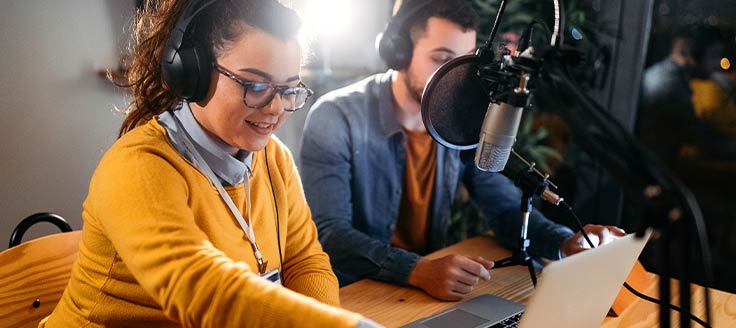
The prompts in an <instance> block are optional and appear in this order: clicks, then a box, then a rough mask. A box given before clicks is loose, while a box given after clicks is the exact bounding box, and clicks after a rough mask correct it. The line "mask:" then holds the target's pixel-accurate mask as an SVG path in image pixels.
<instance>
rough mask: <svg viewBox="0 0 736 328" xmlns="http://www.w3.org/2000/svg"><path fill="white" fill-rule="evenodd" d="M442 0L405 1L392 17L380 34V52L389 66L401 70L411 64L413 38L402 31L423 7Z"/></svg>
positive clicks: (378, 44)
mask: <svg viewBox="0 0 736 328" xmlns="http://www.w3.org/2000/svg"><path fill="white" fill-rule="evenodd" d="M439 1H440V0H425V1H419V0H417V1H405V2H404V3H402V4H401V7H399V10H398V11H396V14H395V15H394V16H393V17H391V20H389V22H388V24H386V28H385V29H384V31H383V33H381V34H379V40H378V42H377V43H376V44H377V46H378V54H379V55H380V56H381V58H382V59H383V60H384V62H386V65H388V67H389V68H391V69H395V70H400V69H403V68H406V67H407V66H409V62H410V61H411V53H412V51H413V50H414V45H413V44H412V40H411V39H409V38H407V35H406V34H405V33H402V32H403V30H404V28H405V25H406V23H407V21H408V20H409V19H411V18H412V17H414V16H416V14H418V13H419V12H420V11H421V10H422V9H424V8H426V7H428V6H429V5H431V4H434V3H435V2H439Z"/></svg>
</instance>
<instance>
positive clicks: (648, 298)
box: [560, 200, 711, 328]
mask: <svg viewBox="0 0 736 328" xmlns="http://www.w3.org/2000/svg"><path fill="white" fill-rule="evenodd" d="M560 205H562V206H563V207H564V208H565V209H566V210H567V211H568V212H569V213H570V215H572V217H573V218H574V219H575V220H573V221H575V225H576V226H577V229H578V230H579V231H580V233H581V234H582V235H583V238H585V241H586V242H588V245H590V247H591V248H595V246H594V245H593V242H592V241H590V238H588V234H587V233H585V230H584V229H583V222H582V221H580V218H579V217H578V216H577V214H575V210H573V209H572V206H570V204H568V203H567V202H565V201H564V200H563V201H561V202H560ZM624 287H625V288H626V289H627V290H628V291H630V292H631V293H632V294H634V295H636V296H637V297H639V298H641V299H643V300H645V301H649V302H652V303H654V304H657V305H661V304H663V303H664V301H662V300H658V299H656V298H654V297H651V296H648V295H645V294H644V293H641V292H639V291H637V290H636V289H634V287H631V285H629V284H628V283H626V282H624ZM704 289H705V297H706V299H707V298H708V287H704ZM708 303H709V302H707V301H706V304H708ZM664 304H665V306H667V307H668V308H670V309H671V310H675V311H677V312H680V313H682V309H681V308H680V307H679V306H677V305H674V304H672V303H664ZM706 306H709V305H706ZM688 316H689V317H690V319H691V320H693V321H695V322H697V323H698V324H700V325H701V326H703V327H706V328H711V326H710V325H709V324H707V323H706V322H705V321H703V320H702V319H700V318H698V317H696V316H695V315H694V314H692V313H688Z"/></svg>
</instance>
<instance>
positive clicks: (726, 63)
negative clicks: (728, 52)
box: [721, 57, 731, 71]
mask: <svg viewBox="0 0 736 328" xmlns="http://www.w3.org/2000/svg"><path fill="white" fill-rule="evenodd" d="M730 68H731V61H730V60H728V58H726V57H723V58H721V69H723V70H724V71H727V70H729V69H730Z"/></svg>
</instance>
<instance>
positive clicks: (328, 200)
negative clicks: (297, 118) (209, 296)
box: [301, 71, 572, 285]
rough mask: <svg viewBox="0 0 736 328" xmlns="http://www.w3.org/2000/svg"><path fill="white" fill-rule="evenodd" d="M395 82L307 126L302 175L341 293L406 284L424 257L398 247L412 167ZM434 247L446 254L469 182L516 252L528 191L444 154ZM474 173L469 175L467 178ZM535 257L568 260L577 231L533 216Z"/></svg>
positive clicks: (366, 90) (373, 80)
mask: <svg viewBox="0 0 736 328" xmlns="http://www.w3.org/2000/svg"><path fill="white" fill-rule="evenodd" d="M391 74H392V72H391V71H389V72H387V73H384V74H378V75H374V76H372V77H369V78H366V79H365V80H363V81H360V82H358V83H355V84H353V85H350V86H348V87H345V88H342V89H339V90H336V91H333V92H331V93H328V94H327V95H325V96H323V97H321V98H320V99H319V100H317V102H316V103H315V104H314V106H312V109H311V110H310V113H309V115H308V117H307V122H306V125H305V128H304V137H303V141H302V148H301V165H302V167H301V173H302V174H301V176H302V181H303V183H304V191H305V193H306V196H307V202H308V203H309V206H310V208H311V210H312V217H313V219H314V221H315V223H316V225H317V229H318V231H319V240H320V242H321V243H322V247H323V248H324V250H325V251H326V252H327V253H328V254H329V255H330V261H331V263H332V266H333V270H334V271H335V274H336V275H337V277H338V279H339V280H340V284H341V285H345V284H349V283H352V282H354V281H356V280H359V279H363V278H371V279H376V280H382V281H386V282H390V283H394V284H398V285H407V280H408V278H409V273H410V272H411V271H412V270H413V268H414V266H415V264H416V262H417V260H418V259H419V258H420V257H421V256H420V255H418V254H415V253H412V252H409V251H406V250H403V249H400V248H396V247H392V246H391V235H392V234H393V231H394V227H395V225H396V220H397V216H398V212H399V203H400V200H401V193H402V189H401V188H402V177H403V175H404V165H405V163H406V148H405V144H406V138H405V136H404V133H403V132H402V129H401V127H400V125H399V123H398V121H397V118H396V108H395V106H394V102H393V94H392V92H391ZM436 162H437V172H436V174H437V175H436V179H435V185H434V192H433V199H432V205H431V206H432V207H431V217H429V218H428V219H429V220H430V224H429V227H430V231H429V232H428V236H427V237H428V243H429V247H430V249H431V250H436V249H439V248H442V247H444V246H445V243H444V239H445V236H446V229H447V221H448V219H449V218H450V214H451V213H450V209H451V205H452V201H453V200H454V198H455V192H456V190H457V189H458V186H459V183H460V182H461V180H463V182H464V183H465V184H466V186H467V187H468V189H469V190H470V193H471V195H473V196H474V197H475V199H476V201H477V203H478V205H479V206H480V207H481V209H482V210H483V212H484V214H485V217H486V218H487V219H488V221H489V222H488V226H489V227H490V228H491V229H492V230H493V231H494V233H495V234H496V236H497V237H498V238H499V239H500V240H501V241H502V242H503V243H505V244H506V245H507V246H509V247H516V246H515V245H516V244H517V242H518V239H519V236H520V234H521V232H520V230H521V213H520V210H519V208H520V206H519V205H520V202H521V193H520V191H519V190H518V189H517V188H516V187H515V186H514V185H513V183H512V182H511V181H510V180H509V179H508V178H506V177H505V176H504V175H502V174H499V173H488V172H482V171H480V170H478V169H476V168H475V167H474V165H473V164H472V163H470V164H464V163H462V162H461V160H460V156H459V152H458V151H456V150H451V149H448V148H444V147H441V146H440V147H437V161H436ZM468 170H470V171H468ZM528 228H529V230H528V231H529V233H528V236H529V238H530V239H531V247H530V249H529V253H530V254H531V255H532V256H541V257H545V258H549V259H558V258H559V248H560V245H561V243H562V241H564V240H565V239H566V238H567V237H569V236H571V235H572V231H571V230H570V229H568V228H567V227H564V226H561V225H557V224H555V223H553V222H551V221H549V220H548V219H546V218H545V217H544V216H543V215H541V214H540V213H539V212H537V211H532V216H531V218H530V223H529V227H528Z"/></svg>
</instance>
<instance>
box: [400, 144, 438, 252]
mask: <svg viewBox="0 0 736 328" xmlns="http://www.w3.org/2000/svg"><path fill="white" fill-rule="evenodd" d="M404 133H405V134H406V136H407V142H406V168H405V170H404V181H403V193H402V195H401V204H400V205H399V217H398V218H397V220H396V229H395V230H394V233H393V235H392V236H391V245H392V246H395V247H400V248H403V249H406V250H409V251H412V252H415V253H419V254H424V253H425V252H426V247H427V229H428V228H429V226H428V222H429V215H430V210H431V209H430V207H431V204H432V191H433V190H434V180H435V172H437V165H436V164H437V156H436V154H437V144H436V143H435V142H434V140H432V137H431V136H430V135H429V134H428V133H427V132H426V131H421V132H412V131H407V130H404Z"/></svg>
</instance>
